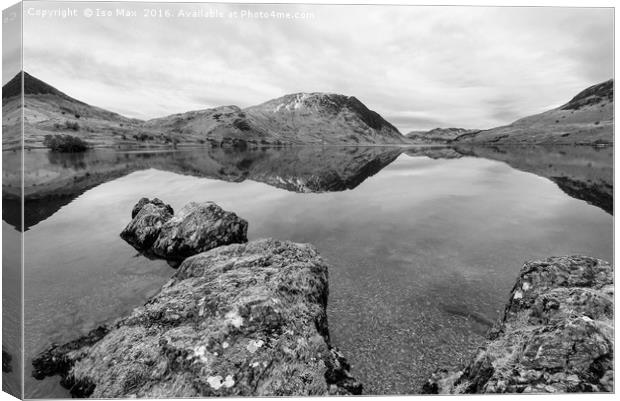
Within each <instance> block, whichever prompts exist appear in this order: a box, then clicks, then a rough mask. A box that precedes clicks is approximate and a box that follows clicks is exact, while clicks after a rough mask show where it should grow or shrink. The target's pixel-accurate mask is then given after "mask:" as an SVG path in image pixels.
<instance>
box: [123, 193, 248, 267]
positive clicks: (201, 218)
mask: <svg viewBox="0 0 620 401" xmlns="http://www.w3.org/2000/svg"><path fill="white" fill-rule="evenodd" d="M131 216H132V220H131V221H130V222H129V224H128V225H127V226H126V227H125V229H124V230H123V231H122V232H121V238H123V239H124V240H125V241H127V242H128V243H129V244H131V245H132V246H133V247H134V248H136V249H137V250H139V251H140V252H142V253H144V254H145V255H147V256H149V257H160V258H163V259H167V260H169V261H176V262H175V263H178V262H180V261H182V260H183V259H185V258H187V257H189V256H192V255H196V254H198V253H200V252H204V251H208V250H209V249H213V248H216V247H218V246H222V245H229V244H234V243H244V242H247V240H248V239H247V232H248V223H247V221H245V220H244V219H242V218H240V217H238V216H237V215H236V214H235V213H232V212H227V211H225V210H223V209H222V208H221V207H219V206H218V205H216V204H215V203H213V202H204V203H196V202H192V203H189V204H188V205H186V206H185V207H184V208H183V209H181V211H180V212H179V213H178V214H177V215H174V211H173V209H172V207H171V206H170V205H168V204H165V203H164V202H162V201H161V200H159V199H157V198H155V199H153V200H149V199H148V198H142V199H140V200H139V201H138V203H137V204H136V205H135V206H134V208H133V210H132V211H131Z"/></svg>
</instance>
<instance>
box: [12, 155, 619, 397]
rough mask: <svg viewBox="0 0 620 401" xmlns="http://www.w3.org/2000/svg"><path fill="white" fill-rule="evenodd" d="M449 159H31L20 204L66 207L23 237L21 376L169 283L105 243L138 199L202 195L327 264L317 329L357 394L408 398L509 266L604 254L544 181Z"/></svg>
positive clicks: (487, 310)
mask: <svg viewBox="0 0 620 401" xmlns="http://www.w3.org/2000/svg"><path fill="white" fill-rule="evenodd" d="M405 151H406V152H405ZM463 153H465V152H463ZM463 153H459V152H455V150H454V149H449V148H424V149H422V148H420V149H409V150H407V149H390V148H345V149H338V150H336V149H331V150H326V149H321V148H300V149H265V150H253V151H243V152H239V151H231V150H224V149H212V150H200V151H185V152H182V151H179V152H166V153H161V152H159V153H156V152H151V153H145V152H139V153H128V152H124V153H119V152H113V151H96V152H88V153H85V154H84V155H83V156H84V157H83V158H82V157H68V158H63V157H59V158H54V159H53V160H54V162H53V163H52V162H51V160H50V159H49V154H48V153H46V152H31V155H30V160H31V161H30V162H29V167H31V168H30V169H29V171H28V180H27V182H28V183H29V184H28V192H27V193H28V196H29V197H30V199H36V197H40V198H39V199H40V204H41V205H43V206H45V205H46V202H45V199H50V198H45V196H48V195H55V194H65V195H66V196H68V197H69V198H67V199H69V200H68V201H67V203H66V204H65V205H64V206H62V207H60V209H57V211H55V212H52V213H53V215H52V214H50V210H47V212H46V213H48V214H47V217H44V218H42V219H41V220H40V221H39V222H38V223H37V224H36V225H33V226H31V227H30V230H29V231H27V232H26V233H25V235H24V238H25V255H26V260H25V266H26V268H25V270H24V280H25V294H24V300H25V305H24V308H25V316H26V321H25V327H26V330H25V340H24V341H25V343H24V349H25V350H26V355H25V358H26V361H27V362H28V365H27V366H26V375H27V376H28V375H29V369H30V365H29V361H30V360H31V358H32V356H33V355H34V354H36V352H38V351H41V350H42V349H44V348H45V347H47V346H48V345H49V344H50V343H51V342H58V343H60V342H64V341H68V340H71V339H73V338H75V337H77V336H79V335H81V334H83V333H85V332H87V331H88V330H89V329H92V328H94V327H96V325H99V324H101V323H103V322H109V321H111V320H113V319H115V318H118V317H119V316H122V315H125V314H127V313H129V312H130V311H131V310H132V309H133V308H134V307H135V306H137V305H141V304H143V303H144V302H145V300H146V299H148V297H149V296H151V295H153V293H155V292H156V291H158V290H159V288H161V285H162V284H163V283H165V281H166V280H168V279H169V277H170V275H171V274H172V269H170V267H169V266H168V265H167V264H166V263H165V262H163V261H160V260H154V261H151V260H148V259H146V258H144V257H143V256H141V255H139V254H138V253H136V251H135V250H134V249H133V248H132V247H131V246H130V245H128V244H127V243H125V242H124V241H123V240H121V239H120V238H119V235H118V234H119V233H120V231H121V230H122V229H123V227H124V226H125V225H126V224H127V222H128V221H129V217H130V210H131V208H132V207H133V205H134V204H135V202H136V200H137V199H139V198H140V197H142V196H148V197H159V198H160V199H162V200H164V201H166V202H167V203H170V204H171V205H172V206H173V208H175V210H178V209H180V208H181V207H182V206H183V205H185V204H187V203H188V202H191V201H198V202H200V201H206V200H211V201H214V202H216V203H217V204H219V205H221V206H222V207H223V208H224V209H227V210H233V211H235V213H237V214H238V215H239V216H241V217H243V218H244V219H246V220H248V222H249V230H248V237H249V238H250V239H257V238H264V237H273V238H280V239H289V240H292V241H296V242H304V243H305V242H308V243H312V244H314V245H315V246H316V247H317V248H318V250H319V251H320V253H321V255H322V256H323V257H324V258H325V260H326V261H327V262H328V263H329V265H330V266H331V267H330V272H329V286H330V295H329V304H328V318H329V324H330V335H331V338H332V340H333V342H334V344H335V345H336V346H338V347H339V348H341V349H342V350H343V352H344V353H345V355H347V357H348V359H349V361H350V362H351V363H352V365H353V373H354V375H355V376H356V377H357V378H359V379H360V380H361V381H362V382H363V383H364V384H365V389H366V392H367V393H369V394H405V393H409V394H410V393H415V392H416V391H417V390H418V389H419V386H420V385H421V383H422V381H423V380H424V379H425V378H427V377H428V375H429V373H430V372H431V371H433V370H434V369H436V368H440V367H443V366H452V365H454V364H455V362H456V363H458V362H461V361H464V360H466V359H467V358H468V357H469V356H470V355H469V353H470V352H473V351H474V350H475V349H476V347H477V346H478V345H479V344H480V341H481V340H482V336H483V334H484V331H485V330H486V329H487V327H488V325H489V322H491V321H493V320H494V319H495V318H497V316H498V314H499V311H500V310H501V309H502V308H503V305H504V302H505V300H506V296H507V294H508V293H509V291H510V289H511V288H512V286H513V285H514V281H515V279H516V276H517V275H518V272H519V268H520V266H521V264H522V262H523V261H524V260H526V259H529V258H537V257H546V256H549V255H558V254H560V255H561V254H567V253H570V254H572V253H585V254H589V255H595V256H598V257H601V258H605V259H608V258H611V256H612V251H613V245H612V228H613V219H612V217H611V216H610V215H609V214H607V213H605V212H603V211H601V210H599V209H597V208H595V207H592V206H590V205H588V204H586V203H585V202H581V201H578V200H575V199H573V198H571V197H569V196H567V195H566V194H565V193H564V192H562V191H561V190H560V189H559V188H558V186H557V185H555V184H554V183H553V182H551V181H550V180H547V179H541V178H539V177H537V176H536V175H534V174H528V173H525V172H522V171H518V170H517V169H515V168H512V167H511V166H509V165H508V164H507V163H504V162H498V161H495V160H490V159H487V158H482V157H471V156H466V155H463ZM394 158H395V159H394ZM84 164H86V166H87V168H83V167H82V166H83V165H84ZM164 170H165V171H164ZM74 177H77V178H74ZM115 177H116V178H115ZM35 184H36V185H35ZM348 188H354V190H346V189H348ZM29 202H31V201H29ZM57 207H58V206H57V205H54V208H57ZM42 210H45V209H44V208H42ZM40 216H45V215H44V214H43V213H42V214H41V215H40ZM7 226H8V225H7ZM576 227H578V229H575V228H576ZM9 228H10V227H9ZM26 384H27V385H26V388H27V390H28V394H27V396H29V397H67V395H68V394H67V392H66V391H65V390H64V389H62V388H60V386H59V385H58V379H57V378H50V379H46V380H44V381H35V380H34V379H32V378H31V377H29V376H28V377H27V378H26Z"/></svg>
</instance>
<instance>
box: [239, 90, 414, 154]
mask: <svg viewBox="0 0 620 401" xmlns="http://www.w3.org/2000/svg"><path fill="white" fill-rule="evenodd" d="M244 112H245V113H246V114H247V116H248V122H249V123H250V124H251V125H252V126H253V127H256V128H257V129H258V131H259V132H262V133H265V134H268V135H271V136H274V137H276V138H278V139H279V140H281V141H291V142H299V143H301V142H304V143H329V144H347V143H348V144H401V143H405V138H404V137H403V135H402V134H401V133H400V132H399V131H398V129H396V127H394V126H393V125H392V124H390V123H389V122H387V121H386V120H385V119H383V117H381V116H380V115H379V114H378V113H376V112H374V111H372V110H369V109H368V108H367V107H366V106H365V105H364V104H363V103H362V102H360V101H359V100H358V99H357V98H355V97H353V96H344V95H338V94H327V93H296V94H292V95H286V96H283V97H281V98H278V99H273V100H270V101H268V102H265V103H263V104H260V105H258V106H253V107H248V108H247V109H245V110H244Z"/></svg>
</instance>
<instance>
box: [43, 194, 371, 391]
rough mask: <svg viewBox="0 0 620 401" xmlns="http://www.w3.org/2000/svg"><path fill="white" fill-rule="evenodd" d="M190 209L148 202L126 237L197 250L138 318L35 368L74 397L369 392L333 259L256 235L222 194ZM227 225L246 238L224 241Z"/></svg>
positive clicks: (142, 244)
mask: <svg viewBox="0 0 620 401" xmlns="http://www.w3.org/2000/svg"><path fill="white" fill-rule="evenodd" d="M183 210H184V211H181V212H180V213H179V215H178V217H179V218H177V219H176V220H173V219H174V218H173V217H172V215H173V210H172V208H170V206H169V205H166V204H164V203H163V202H161V201H159V200H157V199H155V200H152V201H151V200H148V199H142V200H140V202H139V203H138V204H137V205H136V207H135V208H134V211H133V212H132V216H133V219H132V221H131V222H130V223H129V225H128V226H127V228H126V229H125V230H124V231H123V238H131V239H132V240H134V242H132V245H134V246H135V247H136V248H139V249H146V250H151V249H152V248H151V247H152V245H153V244H156V243H158V241H159V242H166V240H170V239H171V240H170V241H168V242H167V243H169V244H172V245H171V246H168V247H162V248H163V249H168V250H169V249H173V250H174V252H177V253H176V254H174V252H168V253H165V254H163V255H165V256H166V257H171V258H172V259H176V260H178V259H182V258H183V256H185V255H188V254H190V253H192V252H193V253H194V256H190V257H187V258H186V259H184V260H183V262H182V263H181V265H180V266H179V268H178V270H177V271H176V272H175V274H174V275H173V277H172V278H171V279H170V281H168V282H167V283H166V284H165V285H164V286H163V287H162V289H161V290H160V292H159V293H158V294H156V295H154V296H153V297H151V298H150V299H149V300H148V301H147V302H146V303H145V304H144V305H143V306H141V307H137V308H135V309H134V310H133V312H132V313H131V314H130V315H129V316H126V317H123V318H120V319H119V320H117V321H116V322H114V323H113V324H111V325H109V326H102V327H99V328H97V329H95V330H93V331H91V332H90V333H89V334H87V335H86V336H84V337H82V338H80V339H77V340H75V341H72V342H69V343H67V344H64V345H52V346H51V347H50V348H49V349H48V350H46V351H45V352H43V353H42V354H40V355H39V356H38V357H37V358H35V359H34V360H33V367H34V370H33V376H34V377H35V378H37V379H42V378H44V377H46V376H52V375H60V376H61V384H62V385H63V386H64V387H65V388H68V389H69V390H70V392H71V394H72V395H73V396H74V397H96V398H117V397H122V398H125V397H148V398H158V397H208V396H293V395H297V396H299V395H334V394H342V395H344V394H361V391H362V385H361V384H360V383H358V382H357V381H356V380H355V379H353V378H352V377H351V375H350V374H349V368H350V367H349V365H348V363H347V362H346V360H345V358H344V357H343V356H342V355H341V354H340V353H339V352H338V350H336V349H335V348H333V347H332V346H331V344H330V341H329V329H328V326H327V314H326V307H327V298H328V280H327V277H328V266H327V264H326V263H325V262H324V261H323V259H322V258H321V257H320V255H319V254H318V252H317V251H316V249H315V248H314V247H313V246H311V245H308V244H297V243H293V242H289V241H278V240H273V239H261V240H256V241H251V242H247V239H246V238H245V232H247V223H245V220H242V219H240V218H238V217H237V216H236V215H234V214H232V213H230V212H225V211H223V210H222V209H221V208H219V206H217V205H215V204H213V203H211V202H207V203H204V204H189V205H188V206H186V208H184V209H183ZM188 216H189V217H188ZM215 216H219V217H217V218H216V217H215ZM171 222H172V223H171ZM201 222H202V224H201ZM228 223H230V224H228ZM203 224H207V225H208V228H206V229H203V230H194V231H192V228H196V227H207V226H203ZM218 227H219V228H218ZM223 227H228V228H229V229H230V230H222V228H223ZM224 231H226V232H227V233H231V232H233V233H236V234H235V236H234V241H237V242H238V243H234V244H231V245H224V243H226V242H230V241H231V238H232V237H231V236H230V235H227V234H226V235H223V234H222V233H223V232H224ZM179 233H184V234H185V236H183V237H180V236H179V235H180V234H179ZM237 234H242V235H237ZM182 239H183V240H182ZM211 248H212V249H211ZM157 249H159V248H157ZM205 249H210V250H207V251H205ZM155 254H161V253H160V252H155Z"/></svg>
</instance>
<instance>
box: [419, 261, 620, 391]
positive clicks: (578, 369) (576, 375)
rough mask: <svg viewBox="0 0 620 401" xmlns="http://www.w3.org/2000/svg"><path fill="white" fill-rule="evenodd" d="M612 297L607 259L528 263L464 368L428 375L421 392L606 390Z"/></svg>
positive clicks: (610, 375) (608, 386)
mask: <svg viewBox="0 0 620 401" xmlns="http://www.w3.org/2000/svg"><path fill="white" fill-rule="evenodd" d="M613 297H614V288H613V268H612V267H611V266H610V265H609V263H608V262H605V261H603V260H600V259H595V258H590V257H585V256H564V257H552V258H548V259H545V260H539V261H530V262H527V263H525V265H524V266H523V268H522V270H521V273H520V276H519V279H518V281H517V283H516V284H515V286H514V288H513V289H512V292H511V295H510V301H509V302H508V304H507V306H506V309H505V311H504V316H503V318H502V319H501V320H500V321H498V322H497V324H496V325H495V326H494V327H493V328H492V329H491V331H490V332H489V334H488V341H487V343H486V344H485V345H484V346H483V347H482V348H481V349H480V350H479V352H478V354H477V355H476V356H475V357H474V359H473V360H472V361H471V362H470V363H469V364H468V365H467V366H466V367H465V368H464V369H463V370H461V371H448V370H442V371H438V372H435V374H433V376H432V377H431V379H430V380H429V381H428V382H427V383H426V384H425V385H424V388H423V392H425V393H521V392H525V393H533V392H534V393H545V392H550V393H553V392H590V391H601V392H611V391H613V376H614V372H613V348H614V332H613V308H614V301H613Z"/></svg>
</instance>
